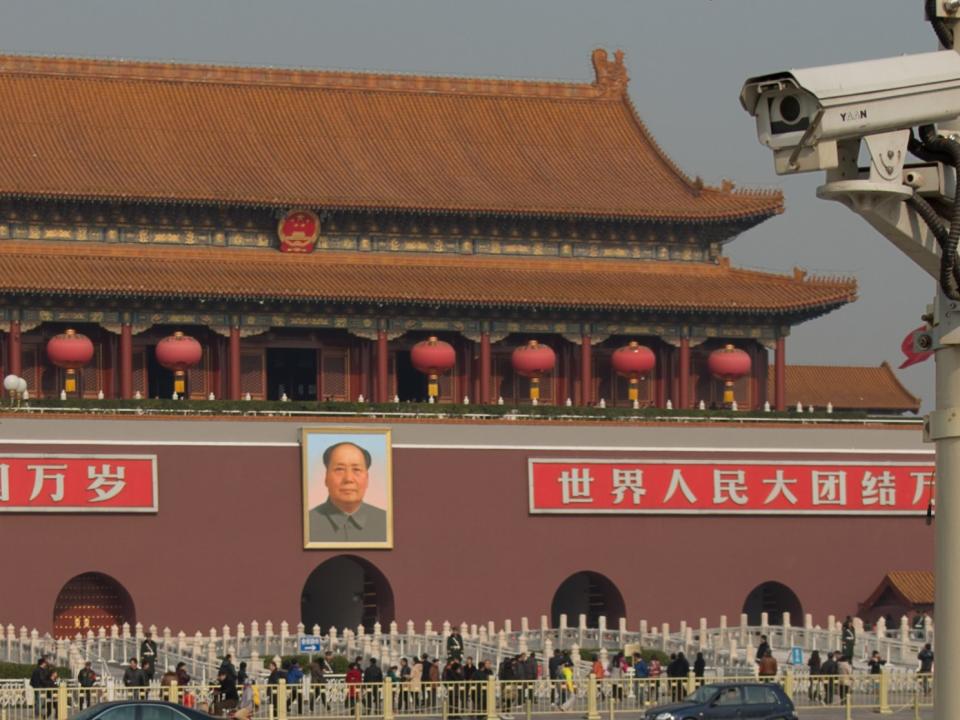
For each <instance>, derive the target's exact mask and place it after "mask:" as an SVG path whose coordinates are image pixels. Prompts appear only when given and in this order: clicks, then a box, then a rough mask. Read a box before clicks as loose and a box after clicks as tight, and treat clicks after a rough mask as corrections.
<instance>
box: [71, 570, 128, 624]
mask: <svg viewBox="0 0 960 720" xmlns="http://www.w3.org/2000/svg"><path fill="white" fill-rule="evenodd" d="M136 622H137V614H136V611H135V609H134V607H133V599H132V598H131V597H130V593H128V592H127V591H126V589H125V588H124V587H123V585H121V584H120V583H118V582H117V581H116V580H114V579H113V578H112V577H110V576H109V575H104V574H103V573H97V572H88V573H84V574H83V575H77V576H76V577H74V578H71V580H70V581H69V582H67V584H66V585H64V586H63V588H61V590H60V593H59V594H58V595H57V602H56V603H55V604H54V606H53V636H54V637H56V638H66V637H74V636H75V635H76V634H77V633H83V634H84V635H86V633H87V630H93V631H94V632H96V631H97V630H99V629H100V628H107V629H109V628H110V627H111V626H112V625H116V626H118V627H120V626H122V625H123V624H124V623H129V624H130V625H134V624H135V623H136Z"/></svg>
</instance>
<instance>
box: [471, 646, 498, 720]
mask: <svg viewBox="0 0 960 720" xmlns="http://www.w3.org/2000/svg"><path fill="white" fill-rule="evenodd" d="M492 676H493V670H491V669H490V663H489V662H487V661H486V660H481V661H480V662H479V664H478V665H477V669H476V672H474V673H473V680H472V685H471V687H472V688H473V697H474V705H473V708H474V713H475V715H474V718H475V720H485V719H486V716H487V680H488V679H489V678H490V677H492Z"/></svg>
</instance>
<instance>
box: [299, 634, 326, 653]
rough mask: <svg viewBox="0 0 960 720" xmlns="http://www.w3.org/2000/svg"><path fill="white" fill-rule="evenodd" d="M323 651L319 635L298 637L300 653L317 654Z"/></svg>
mask: <svg viewBox="0 0 960 720" xmlns="http://www.w3.org/2000/svg"><path fill="white" fill-rule="evenodd" d="M321 650H323V647H322V643H321V641H320V636H319V635H301V636H300V652H302V653H318V652H320V651H321Z"/></svg>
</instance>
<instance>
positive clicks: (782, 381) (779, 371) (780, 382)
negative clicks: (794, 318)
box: [773, 337, 787, 412]
mask: <svg viewBox="0 0 960 720" xmlns="http://www.w3.org/2000/svg"><path fill="white" fill-rule="evenodd" d="M786 344H787V339H786V338H783V337H778V338H777V349H776V357H775V358H774V363H775V366H774V379H773V405H774V409H775V410H777V411H780V412H782V411H784V410H786V409H787V347H786Z"/></svg>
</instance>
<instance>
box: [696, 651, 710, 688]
mask: <svg viewBox="0 0 960 720" xmlns="http://www.w3.org/2000/svg"><path fill="white" fill-rule="evenodd" d="M706 672H707V661H706V660H704V659H703V653H702V652H698V653H697V657H696V658H694V660H693V675H694V677H695V678H697V687H700V686H701V685H703V676H704V674H705V673H706Z"/></svg>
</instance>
